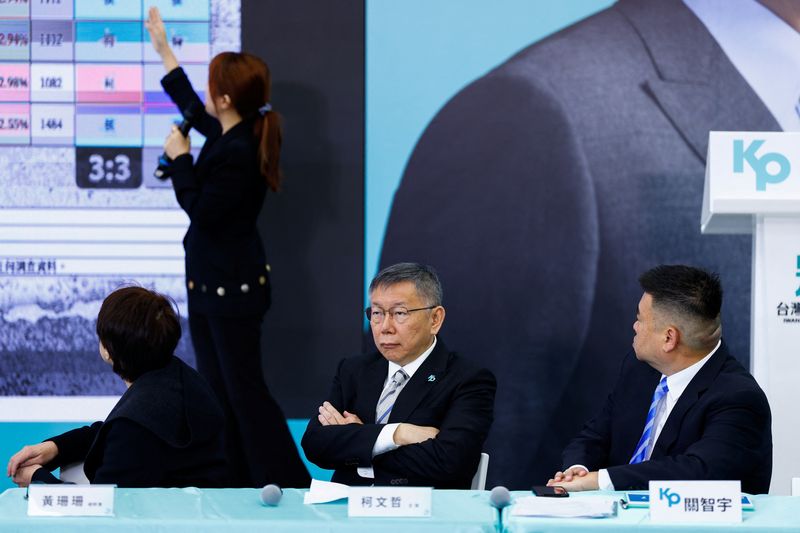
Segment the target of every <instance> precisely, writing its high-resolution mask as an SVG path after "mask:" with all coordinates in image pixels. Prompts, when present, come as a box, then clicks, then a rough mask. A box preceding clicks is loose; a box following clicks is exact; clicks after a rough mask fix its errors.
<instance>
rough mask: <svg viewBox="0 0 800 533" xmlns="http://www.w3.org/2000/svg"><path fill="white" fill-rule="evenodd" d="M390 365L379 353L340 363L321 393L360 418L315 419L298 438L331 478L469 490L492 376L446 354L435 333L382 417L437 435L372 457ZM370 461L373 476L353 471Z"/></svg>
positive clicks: (485, 429) (490, 401)
mask: <svg viewBox="0 0 800 533" xmlns="http://www.w3.org/2000/svg"><path fill="white" fill-rule="evenodd" d="M388 368H389V363H388V362H387V361H386V359H384V358H383V356H382V355H381V354H380V353H377V352H376V353H373V354H370V355H362V356H358V357H353V358H349V359H344V360H342V361H341V362H340V363H339V368H338V370H337V372H336V376H335V377H334V379H333V387H332V388H331V393H330V394H329V395H328V397H327V398H326V399H327V400H328V401H329V402H330V403H331V404H332V405H333V406H334V407H335V408H336V409H337V410H338V411H339V412H343V411H345V410H346V411H348V412H350V413H354V414H356V415H358V417H359V418H360V419H361V420H362V421H363V422H364V424H363V425H359V424H347V425H341V426H322V425H321V424H320V423H319V421H318V420H317V417H316V416H314V417H312V418H311V421H310V422H309V423H308V428H306V433H305V435H303V441H302V445H303V449H304V450H305V452H306V457H308V459H309V460H310V461H311V462H313V463H315V464H316V465H317V466H319V467H321V468H328V469H335V472H334V474H333V481H336V482H339V483H345V484H348V485H371V484H372V483H373V482H374V483H375V484H376V485H413V486H431V487H436V488H441V489H468V488H469V487H470V482H471V480H472V477H473V476H474V474H475V470H476V468H477V466H478V461H479V460H480V454H481V451H482V446H483V443H484V441H485V440H486V435H487V434H488V433H489V428H490V426H491V425H492V418H493V410H494V394H495V389H496V387H497V384H496V382H495V379H494V376H493V375H492V373H491V372H489V371H488V370H486V369H483V368H480V367H478V366H475V365H474V364H473V363H471V362H469V361H467V360H465V359H463V358H461V357H459V356H458V355H456V354H454V353H451V352H449V351H448V350H447V347H445V345H444V343H443V342H442V340H441V339H439V340H438V341H437V342H436V347H435V348H434V350H433V351H432V352H431V354H430V355H429V356H428V358H427V359H426V360H425V362H424V363H422V365H421V366H420V367H419V369H418V370H417V371H416V373H415V374H414V376H413V377H412V378H411V379H410V380H409V381H408V383H406V385H405V387H403V389H402V390H401V391H400V395H399V396H398V398H397V401H396V403H395V405H394V408H393V409H392V412H391V414H390V415H389V420H388V421H387V423H390V424H391V423H395V422H407V423H410V424H416V425H419V426H434V427H436V428H438V429H439V430H440V432H439V434H438V435H437V437H436V438H435V439H430V440H427V441H425V442H422V443H419V444H412V445H408V446H401V447H399V448H397V449H396V450H393V451H390V452H387V453H384V454H381V455H378V456H376V457H375V458H373V457H372V448H373V446H374V444H375V441H376V439H377V438H378V434H379V433H380V431H381V429H383V427H384V426H383V425H380V424H375V406H376V405H377V403H378V398H379V397H380V394H381V391H382V390H383V384H384V381H386V376H387V373H388ZM369 466H372V467H373V468H374V471H375V479H374V480H372V479H367V478H362V477H361V476H359V475H358V473H357V472H356V469H357V468H358V467H369Z"/></svg>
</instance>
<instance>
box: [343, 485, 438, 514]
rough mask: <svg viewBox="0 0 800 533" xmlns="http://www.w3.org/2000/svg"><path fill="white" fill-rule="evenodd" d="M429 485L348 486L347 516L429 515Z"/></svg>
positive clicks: (431, 491)
mask: <svg viewBox="0 0 800 533" xmlns="http://www.w3.org/2000/svg"><path fill="white" fill-rule="evenodd" d="M432 494H433V489H431V488H430V487H350V495H349V496H348V498H347V516H367V517H370V516H375V517H377V516H384V517H400V516H413V517H421V516H422V517H425V516H431V498H432Z"/></svg>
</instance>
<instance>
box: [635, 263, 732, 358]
mask: <svg viewBox="0 0 800 533" xmlns="http://www.w3.org/2000/svg"><path fill="white" fill-rule="evenodd" d="M639 284H640V285H641V287H642V290H644V292H645V293H647V294H649V295H650V296H652V298H653V307H654V308H657V309H661V310H663V311H666V312H667V313H670V314H671V315H673V316H674V317H676V318H681V319H683V320H684V321H686V320H688V321H689V322H691V324H690V325H688V326H687V327H685V329H686V331H685V332H684V333H685V334H687V338H686V341H687V344H689V345H691V346H693V347H705V346H707V345H708V344H710V343H716V342H717V341H718V340H719V337H720V335H721V320H720V310H721V308H722V284H721V283H720V281H719V276H718V275H717V274H715V273H710V272H706V271H705V270H702V269H700V268H695V267H691V266H686V265H659V266H657V267H655V268H652V269H650V270H648V271H647V272H645V273H644V274H642V275H641V276H640V277H639Z"/></svg>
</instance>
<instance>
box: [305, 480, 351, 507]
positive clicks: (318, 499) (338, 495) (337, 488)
mask: <svg viewBox="0 0 800 533" xmlns="http://www.w3.org/2000/svg"><path fill="white" fill-rule="evenodd" d="M349 494H350V487H349V486H347V485H344V484H342V483H333V482H332V481H320V480H319V479H312V480H311V488H309V489H308V492H306V494H305V496H303V503H304V504H306V505H310V504H312V503H328V502H335V501H336V500H341V499H345V498H347V497H348V496H349Z"/></svg>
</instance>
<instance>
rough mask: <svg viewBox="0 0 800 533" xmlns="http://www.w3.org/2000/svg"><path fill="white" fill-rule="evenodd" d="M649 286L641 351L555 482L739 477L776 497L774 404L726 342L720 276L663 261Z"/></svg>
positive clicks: (578, 484)
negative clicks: (771, 485) (773, 484)
mask: <svg viewBox="0 0 800 533" xmlns="http://www.w3.org/2000/svg"><path fill="white" fill-rule="evenodd" d="M639 283H640V285H641V287H642V289H643V290H644V294H643V295H642V298H641V300H640V301H639V307H638V311H637V314H636V322H635V323H634V324H633V330H634V331H635V332H636V335H635V336H634V338H633V352H632V353H631V354H629V355H628V356H627V357H626V358H625V360H624V361H623V363H622V369H621V372H620V376H619V379H618V381H617V384H616V386H615V388H614V389H613V390H612V392H611V394H610V395H609V396H608V398H607V400H606V402H605V405H604V406H603V409H602V411H600V413H599V414H598V415H597V416H596V417H595V418H594V419H593V420H591V421H589V422H588V423H587V424H586V425H585V426H584V428H583V430H582V431H581V432H580V434H579V435H578V436H577V437H576V438H575V439H574V440H573V441H572V442H571V443H570V444H569V445H568V446H567V448H566V449H565V450H564V454H563V464H564V465H565V466H566V467H567V468H566V469H565V470H564V471H563V472H556V474H555V476H554V477H553V478H552V479H550V481H549V482H548V485H550V486H553V485H559V486H562V487H564V488H566V489H567V490H568V491H580V490H596V489H602V490H636V489H646V488H647V487H648V482H649V481H651V480H670V479H680V480H701V479H734V480H735V479H738V480H741V482H742V490H743V491H744V492H748V493H766V492H767V491H769V483H770V476H771V474H772V431H771V415H770V409H769V404H768V403H767V398H766V396H765V395H764V393H763V391H762V390H761V388H760V387H759V386H758V384H757V383H756V381H755V379H753V377H752V376H751V375H750V374H749V373H748V372H747V371H746V370H745V369H744V368H742V366H741V365H740V364H739V363H738V362H737V361H736V359H734V358H733V357H731V356H730V354H729V353H728V349H727V348H726V346H725V344H724V343H723V342H722V340H721V338H722V323H721V320H720V308H721V306H722V287H721V286H720V282H719V278H718V277H717V276H716V275H711V274H708V273H707V272H705V271H703V270H699V269H697V268H692V267H688V266H681V265H671V266H666V265H662V266H659V267H656V268H653V269H652V270H649V271H647V272H645V273H644V274H643V275H642V276H641V277H640V278H639Z"/></svg>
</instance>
